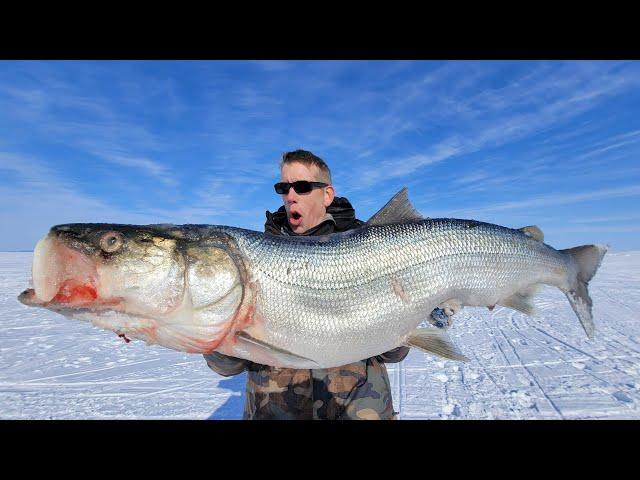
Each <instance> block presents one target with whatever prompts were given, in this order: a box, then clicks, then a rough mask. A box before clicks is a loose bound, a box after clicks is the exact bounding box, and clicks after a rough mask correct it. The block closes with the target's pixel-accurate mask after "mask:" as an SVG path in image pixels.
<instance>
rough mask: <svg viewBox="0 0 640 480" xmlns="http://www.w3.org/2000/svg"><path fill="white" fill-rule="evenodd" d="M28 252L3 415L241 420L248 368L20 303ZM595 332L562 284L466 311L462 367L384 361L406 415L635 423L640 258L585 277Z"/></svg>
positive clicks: (1, 379) (27, 258)
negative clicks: (216, 364) (235, 370)
mask: <svg viewBox="0 0 640 480" xmlns="http://www.w3.org/2000/svg"><path fill="white" fill-rule="evenodd" d="M31 259H32V253H30V252H0V312H1V313H2V316H1V322H2V329H1V330H0V352H1V354H2V355H1V358H2V363H1V367H0V391H1V392H2V393H1V395H0V418H2V419H85V418H90V419H105V418H108V419H238V418H240V417H241V415H242V405H243V402H244V383H245V375H244V374H243V375H238V376H235V377H228V378H225V377H221V376H219V375H217V374H215V373H214V372H212V371H211V370H210V369H209V368H208V367H207V365H206V363H205V361H204V359H203V358H202V356H200V355H190V354H185V353H180V352H174V351H172V350H169V349H166V348H163V347H158V346H147V345H145V344H144V343H143V342H140V341H132V342H131V343H129V344H126V343H125V342H124V341H123V340H122V339H120V338H118V337H117V336H116V335H115V334H112V333H110V332H107V331H105V330H100V329H98V328H96V327H93V326H91V325H90V324H87V323H84V322H79V321H72V320H68V319H66V318H64V317H62V316H60V315H57V314H55V313H53V312H49V311H47V310H44V309H38V308H30V307H26V306H24V305H22V304H20V303H19V302H18V301H17V299H16V297H17V296H18V294H19V293H20V292H21V291H22V290H24V289H25V288H27V287H28V286H29V284H30V276H31V273H30V272H31ZM590 293H591V296H592V298H593V303H594V318H595V322H596V338H595V340H593V341H590V340H588V339H587V336H586V334H585V333H584V331H583V329H582V327H581V326H580V323H579V321H578V319H577V318H576V316H575V314H574V313H573V310H572V309H571V306H570V305H569V302H568V301H567V299H566V297H565V296H564V294H562V292H560V291H559V290H557V289H554V288H551V287H545V288H543V289H542V290H541V292H540V294H539V295H538V296H537V297H536V301H535V303H536V307H537V309H538V314H537V316H536V317H535V318H531V317H527V316H525V315H523V314H520V313H518V312H515V311H513V310H509V309H507V308H500V307H496V308H495V309H494V311H493V312H490V311H488V310H487V309H481V308H465V309H464V310H462V311H461V312H460V313H458V314H457V315H456V318H455V321H454V323H453V326H452V327H451V328H450V329H449V334H450V336H451V337H452V338H453V339H454V341H455V342H456V343H457V345H458V346H459V347H460V349H461V350H462V352H463V353H464V354H465V355H467V356H468V357H469V358H470V361H469V362H468V363H464V364H463V363H458V362H453V361H448V360H443V359H441V358H438V357H434V356H430V355H426V354H423V353H422V352H420V351H416V350H412V351H411V352H410V353H409V355H408V356H407V358H406V359H405V361H403V362H401V363H399V364H389V365H388V370H389V377H390V381H391V385H392V391H393V398H394V407H395V410H396V411H399V412H400V413H399V418H401V419H638V418H640V409H639V405H640V391H639V390H638V387H639V386H640V381H639V380H640V321H639V318H638V317H639V316H640V315H639V313H640V252H638V251H634V252H621V253H609V254H607V256H606V257H605V259H604V262H603V264H602V267H601V268H600V270H599V271H598V273H597V274H596V277H595V278H594V279H593V280H592V282H591V284H590Z"/></svg>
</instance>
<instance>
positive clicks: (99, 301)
mask: <svg viewBox="0 0 640 480" xmlns="http://www.w3.org/2000/svg"><path fill="white" fill-rule="evenodd" d="M170 227H173V228H170ZM184 237H185V235H184V232H183V230H182V229H180V228H179V227H176V226H160V225H146V226H136V225H117V224H67V225H58V226H55V227H53V228H51V230H50V231H49V233H48V234H47V235H46V236H45V237H43V238H42V239H41V240H40V241H39V242H38V243H37V245H36V247H35V249H34V254H33V267H32V279H33V288H32V289H28V290H25V291H24V292H23V293H22V294H21V295H20V296H19V297H18V299H19V300H20V301H21V302H22V303H24V304H25V305H30V306H39V307H44V308H47V309H49V310H53V311H56V312H58V313H61V314H63V315H65V316H67V317H69V318H75V319H79V320H85V321H90V322H91V323H93V324H94V325H96V326H98V327H101V328H105V329H109V330H113V331H115V332H116V333H118V334H119V335H126V336H128V337H132V338H138V339H141V340H144V341H146V342H147V343H156V344H161V345H163V346H166V347H168V348H172V349H175V350H180V351H188V352H200V353H206V352H210V351H212V350H213V349H214V348H215V347H216V346H217V345H218V344H219V343H220V342H221V341H222V340H223V338H224V336H225V335H226V333H227V332H228V331H229V330H230V329H231V326H232V323H233V320H234V313H236V312H237V311H238V310H239V307H240V304H241V303H242V299H243V298H244V289H243V284H242V282H241V281H240V280H241V272H240V271H239V268H238V260H237V259H234V258H232V257H233V255H232V254H230V252H229V248H233V245H229V243H228V241H227V239H225V238H223V237H220V238H218V239H216V238H215V236H214V237H213V238H212V237H211V236H209V239H208V241H198V239H197V238H196V239H194V238H190V239H189V238H184ZM225 242H226V243H225ZM125 338H126V337H125Z"/></svg>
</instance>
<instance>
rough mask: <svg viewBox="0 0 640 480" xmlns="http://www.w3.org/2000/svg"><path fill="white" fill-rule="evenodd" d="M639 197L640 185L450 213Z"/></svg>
mask: <svg viewBox="0 0 640 480" xmlns="http://www.w3.org/2000/svg"><path fill="white" fill-rule="evenodd" d="M638 195H640V185H630V186H626V187H618V188H608V189H603V190H598V191H592V192H586V193H573V194H562V193H561V194H552V195H541V196H536V197H533V198H529V199H526V200H520V201H515V202H503V203H497V204H492V205H485V206H479V207H472V208H468V209H466V208H465V209H460V210H454V211H452V212H451V213H452V214H455V213H457V212H469V211H471V212H474V213H475V214H482V213H490V212H499V211H504V210H518V209H531V208H538V207H554V206H559V205H569V204H574V203H581V202H586V201H591V200H602V199H607V198H619V197H634V196H638Z"/></svg>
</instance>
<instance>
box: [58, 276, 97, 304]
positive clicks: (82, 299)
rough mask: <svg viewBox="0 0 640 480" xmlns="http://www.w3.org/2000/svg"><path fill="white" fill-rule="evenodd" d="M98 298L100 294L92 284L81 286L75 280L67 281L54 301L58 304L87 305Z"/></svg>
mask: <svg viewBox="0 0 640 480" xmlns="http://www.w3.org/2000/svg"><path fill="white" fill-rule="evenodd" d="M96 298H98V292H97V291H96V289H95V287H94V286H93V285H91V284H90V283H85V284H79V283H76V282H74V281H73V280H67V281H66V282H64V283H63V284H62V287H61V288H60V290H59V291H58V293H57V294H56V296H55V297H53V300H54V301H56V302H58V303H86V302H92V301H94V300H95V299H96Z"/></svg>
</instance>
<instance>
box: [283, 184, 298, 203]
mask: <svg viewBox="0 0 640 480" xmlns="http://www.w3.org/2000/svg"><path fill="white" fill-rule="evenodd" d="M284 201H285V202H286V203H293V202H297V201H298V194H297V193H296V191H295V190H294V189H293V187H291V188H290V189H289V192H288V193H287V194H286V195H285V196H284Z"/></svg>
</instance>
